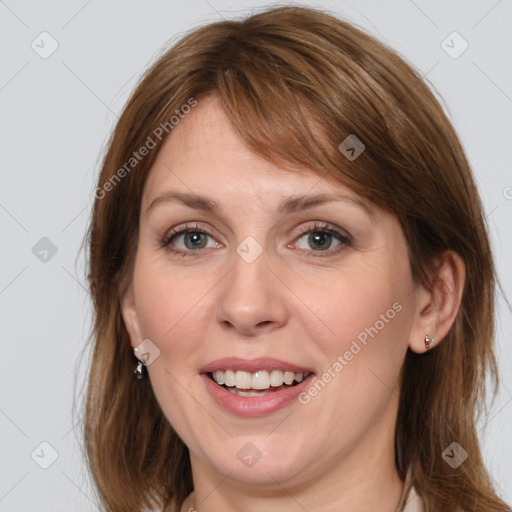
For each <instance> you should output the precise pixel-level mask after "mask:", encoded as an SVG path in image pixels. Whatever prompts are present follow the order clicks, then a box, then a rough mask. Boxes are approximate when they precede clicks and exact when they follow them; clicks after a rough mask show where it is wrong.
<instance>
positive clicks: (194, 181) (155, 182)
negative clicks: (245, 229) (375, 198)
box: [143, 97, 357, 208]
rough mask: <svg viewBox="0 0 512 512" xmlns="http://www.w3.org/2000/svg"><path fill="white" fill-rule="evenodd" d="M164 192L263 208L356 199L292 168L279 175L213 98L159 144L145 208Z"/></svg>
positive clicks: (319, 176) (323, 177)
mask: <svg viewBox="0 0 512 512" xmlns="http://www.w3.org/2000/svg"><path fill="white" fill-rule="evenodd" d="M167 189H172V190H180V191H183V192H187V193H195V194H202V195H210V196H211V195H215V196H217V197H218V198H219V199H221V200H223V201H226V200H228V199H229V198H239V199H241V198H243V200H244V201H252V200H256V199H258V200H265V201H266V202H269V201H272V200H274V198H275V199H276V200H277V199H278V198H282V197H285V196H289V195H293V194H299V193H301V194H304V193H306V192H309V191H311V192H312V193H313V192H314V193H316V194H319V193H330V194H332V193H341V192H343V193H344V195H346V196H347V197H353V198H356V197H357V196H356V194H355V193H353V192H352V191H351V190H350V189H349V188H348V187H347V186H345V185H343V184H341V183H340V182H339V181H337V180H335V179H334V178H333V177H332V176H328V175H327V174H324V173H320V172H319V171H315V170H310V169H305V168H299V167H297V166H293V167H292V166H290V167H287V168H286V169H285V168H283V167H278V166H276V165H275V164H273V163H271V162H269V161H267V160H265V159H263V158H261V157H260V156H258V155H256V154H254V153H253V152H252V151H251V150H249V148H247V147H246V146H245V144H244V142H243V140H242V139H241V137H240V136H239V135H238V134H237V133H236V131H235V130H234V129H233V127H232V125H231V123H230V122H229V119H228V118H227V116H226V114H225V112H224V110H223V108H222V106H221V105H220V102H219V101H218V99H217V98H216V97H210V98H206V99H204V100H201V101H200V102H199V104H198V106H197V107H196V108H195V109H194V110H193V111H192V112H191V113H190V114H188V115H187V116H185V117H184V118H183V119H182V120H181V121H180V123H179V124H178V125H177V126H175V127H174V129H173V131H172V132H171V133H170V135H169V136H168V137H167V139H166V140H165V141H164V143H163V144H162V146H161V148H160V150H159V153H158V155H157V158H156V160H155V162H154V164H153V166H152V168H151V170H150V173H149V176H148V179H147V181H146V185H145V189H144V198H143V204H145V207H146V208H147V206H148V205H149V203H150V202H151V201H152V200H153V198H154V197H155V196H156V195H158V194H160V193H161V192H162V191H164V190H167Z"/></svg>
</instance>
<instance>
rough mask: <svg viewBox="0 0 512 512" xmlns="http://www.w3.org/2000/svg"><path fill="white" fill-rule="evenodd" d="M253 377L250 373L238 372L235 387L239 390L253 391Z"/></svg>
mask: <svg viewBox="0 0 512 512" xmlns="http://www.w3.org/2000/svg"><path fill="white" fill-rule="evenodd" d="M251 386H252V376H251V374H250V373H249V372H241V371H237V372H236V375H235V387H236V388H237V389H251Z"/></svg>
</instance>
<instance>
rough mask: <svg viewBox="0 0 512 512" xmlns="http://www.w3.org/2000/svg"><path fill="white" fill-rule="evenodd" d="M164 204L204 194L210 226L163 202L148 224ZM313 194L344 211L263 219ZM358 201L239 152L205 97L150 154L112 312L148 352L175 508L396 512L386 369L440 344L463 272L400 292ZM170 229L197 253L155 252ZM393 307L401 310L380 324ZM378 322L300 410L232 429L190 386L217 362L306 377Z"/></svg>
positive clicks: (409, 284) (394, 233)
mask: <svg viewBox="0 0 512 512" xmlns="http://www.w3.org/2000/svg"><path fill="white" fill-rule="evenodd" d="M171 190H173V191H180V192H187V193H196V194H201V195H206V196H209V197H211V198H213V199H214V200H216V201H218V202H219V203H220V206H221V212H220V213H219V214H214V213H212V212H204V211H200V210H198V209H192V208H189V207H188V206H185V205H183V204H181V203H178V202H160V203H159V204H158V205H156V204H155V205H154V206H153V207H152V208H151V209H150V211H149V212H148V211H147V210H148V207H149V206H150V204H151V203H152V202H153V200H154V199H155V198H156V197H157V196H159V195H160V194H162V193H164V192H166V191H171ZM319 193H328V194H332V193H338V194H343V195H345V196H346V197H347V198H349V200H339V201H335V202H330V203H326V204H322V205H318V206H315V207H313V208H310V209H301V210H299V211H297V212H291V213H288V214H286V215H282V214H280V213H279V211H278V207H279V205H280V203H281V201H282V200H284V199H287V198H289V197H290V196H292V195H295V194H319ZM357 199H358V198H357V196H356V195H355V194H354V193H353V192H352V191H351V190H349V189H348V188H347V187H345V186H344V185H342V184H340V183H338V182H336V181H334V180H332V179H329V180H328V179H326V178H325V177H321V176H320V175H319V174H317V173H314V172H312V171H310V170H307V169H302V170H293V171H291V170H285V169H282V168H279V167H276V166H275V165H273V164H271V163H269V162H267V161H265V160H262V159H261V158H260V157H258V156H256V155H254V154H253V153H251V152H250V151H249V150H248V149H247V148H246V147H245V146H244V144H243V143H242V141H241V139H240V138H239V137H238V136H237V135H236V133H235V132H234V131H233V129H232V127H231V125H230V124H229V121H228V120H227V118H226V117H225V115H224V112H223V110H222V108H221V107H220V105H219V104H218V102H217V100H216V99H215V97H213V98H209V99H205V100H202V101H201V102H200V103H199V105H198V106H197V107H196V109H194V111H193V112H192V113H191V114H190V115H188V116H187V117H186V118H185V119H184V120H182V121H181V122H180V124H179V125H178V126H176V127H175V128H174V130H173V131H172V133H171V136H170V137H169V138H168V139H167V140H166V141H165V143H164V145H163V147H162V148H161V150H160V152H159V154H158V156H157V159H156V161H155V163H154V166H153V168H152V169H151V171H150V174H149V176H148V180H147V182H146V185H145V189H144V194H143V200H142V209H141V217H140V232H139V239H138V249H137V255H136V260H135V266H134V271H133V279H132V283H131V285H130V287H129V290H128V292H127V293H126V295H125V297H124V299H123V303H122V312H123V318H124V321H125V324H126V326H127V329H128V332H129V335H130V339H131V343H132V346H133V347H136V346H138V345H139V344H140V342H141V341H142V340H143V339H146V338H148V339H150V340H151V341H152V343H154V345H156V346H157V347H158V349H159V350H160V355H159V357H158V358H157V359H155V361H154V363H152V364H151V365H149V366H148V372H149V377H150V379H151V383H152V386H153V389H154V392H155V395H156V397H157V400H158V402H159V404H160V405H161V407H162V410H163V412H164V414H165V415H166V417H167V418H168V420H169V422H170V423H171V424H172V425H173V427H174V428H175V430H176V431H177V432H178V434H179V435H180V437H181V438H182V439H183V441H184V442H185V444H186V445H187V446H188V447H189V449H190V456H191V463H192V470H193V479H194V488H195V491H194V495H193V496H191V497H190V499H189V500H187V502H186V503H185V504H184V505H183V507H182V510H188V509H189V507H196V508H197V510H198V511H199V512H209V511H214V510H216V511H218V510H226V511H235V510H236V511H238V510H240V511H241V510H244V511H256V510H257V511H258V512H261V511H267V510H268V511H270V510H281V511H283V512H287V511H299V510H303V509H306V510H308V511H309V512H315V511H320V510H322V511H335V510H336V511H339V510H354V511H355V510H361V511H363V510H381V511H390V512H391V511H394V510H395V508H396V506H397V504H398V501H399V499H400V495H401V492H402V488H403V484H402V482H401V481H400V479H399V477H398V474H397V472H396V469H395V467H394V447H393V435H394V428H395V420H396V414H397V406H398V397H399V372H400V368H401V366H402V363H403V360H404V357H405V354H406V352H407V350H408V349H409V348H410V349H412V350H414V351H415V352H423V351H425V345H424V338H425V334H429V336H430V337H434V338H435V340H436V341H435V344H437V343H439V342H440V341H441V340H442V338H443V337H444V336H445V335H446V334H447V332H448V330H449V328H450V326H451V325H452V323H453V320H454V317H455V314H456V312H457V308H458V306H459V303H460V297H461V293H462V286H463V281H464V268H463V264H462V263H461V261H460V260H459V259H458V258H457V257H456V256H455V255H454V254H451V253H446V254H445V255H444V256H443V257H442V258H440V259H439V261H438V262H437V263H438V264H437V269H438V275H439V278H438V279H437V280H436V281H435V286H434V288H433V290H431V291H428V290H426V289H425V288H424V287H423V286H420V285H418V284H416V283H414V282H413V279H412V277H411V273H410V268H409V262H408V255H407V244H406V241H405V238H404V235H403V232H402V230H401V227H400V224H399V222H398V220H397V219H396V218H395V217H394V216H393V215H391V214H390V213H386V212H384V211H382V210H380V209H378V208H376V207H375V206H372V205H370V204H368V203H366V202H364V201H363V203H364V204H365V205H366V207H363V206H361V205H359V204H357V203H356V202H355V201H357ZM312 221H323V222H326V223H329V224H330V227H332V228H333V229H336V230H338V231H340V233H341V235H342V236H343V237H346V236H347V234H349V237H350V239H351V241H350V243H349V244H346V243H344V242H340V241H338V240H337V238H336V237H335V236H333V238H332V241H331V242H330V245H329V242H328V241H327V242H326V243H324V246H322V243H321V242H316V244H317V245H315V241H314V240H311V239H309V241H308V236H309V233H311V232H312V231H313V232H315V231H321V232H323V231H322V229H321V228H320V229H316V228H314V226H313V222H312ZM185 223H191V224H192V225H193V226H195V224H196V223H199V224H200V228H201V229H204V230H205V231H207V232H208V236H206V235H202V237H203V238H202V239H200V241H199V244H198V245H200V246H201V247H204V248H201V249H193V248H192V247H193V243H192V240H191V238H193V237H194V235H193V234H189V235H188V237H186V236H183V235H182V236H180V235H177V236H176V237H175V238H174V239H173V240H172V242H171V244H170V245H169V246H167V247H162V240H163V239H164V238H165V235H166V234H167V233H168V232H169V231H170V230H171V229H172V228H174V227H177V228H179V229H180V230H181V229H186V226H184V224H185ZM248 236H250V237H253V239H254V240H256V241H257V242H258V244H259V245H260V246H261V248H262V253H261V254H260V255H259V256H258V257H257V258H256V259H255V260H254V261H253V262H252V263H248V262H247V261H245V260H244V259H243V258H242V257H240V255H239V254H238V253H237V251H236V248H237V246H238V245H239V244H240V243H241V242H242V241H243V240H244V239H245V238H246V237H248ZM196 237H197V235H196ZM197 243H198V242H197V241H196V244H197ZM319 246H320V248H318V247H319ZM322 247H326V248H324V249H322ZM171 248H173V249H176V250H181V251H182V252H186V251H188V253H189V254H190V253H193V255H188V256H182V255H181V254H173V253H172V252H171V251H170V249H171ZM393 304H395V308H397V307H398V306H396V305H397V304H398V305H399V306H400V311H399V312H396V314H395V315H394V317H393V318H392V319H389V316H390V315H388V316H386V312H387V311H388V310H390V308H391V309H392V308H393ZM381 315H384V316H385V317H386V319H387V320H388V321H387V322H384V327H383V328H380V329H378V334H376V335H374V336H373V337H370V336H368V342H367V344H366V345H362V344H361V343H359V345H360V346H361V350H360V351H359V352H358V353H357V354H356V355H354V356H353V358H352V359H351V360H350V361H347V364H346V365H345V364H344V365H343V368H342V370H340V371H337V372H336V371H335V372H334V374H335V376H334V377H333V378H332V379H331V380H330V382H329V383H328V384H327V385H326V386H325V387H324V388H323V389H322V391H321V392H319V393H318V394H317V395H316V396H314V397H312V398H311V400H310V401H309V402H308V403H307V404H301V403H299V402H297V401H295V402H294V403H292V404H290V405H288V406H286V407H285V408H284V409H282V410H279V411H277V412H275V413H273V414H271V415H268V416H264V417H260V418H241V417H238V416H235V415H233V414H231V413H228V412H226V411H224V410H223V409H221V408H220V407H219V406H218V405H217V404H216V402H214V401H213V399H212V398H211V397H210V395H209V394H208V393H207V391H206V389H205V385H204V382H203V379H202V378H201V377H200V375H199V370H200V368H201V367H202V366H204V365H205V364H207V363H209V362H211V361H213V360H215V359H218V358H222V357H227V356H238V357H241V358H248V359H252V358H256V357H265V356H268V357H275V358H277V359H282V360H284V361H288V362H290V363H294V364H297V365H300V366H307V367H311V368H313V369H314V372H315V375H316V376H317V378H319V377H321V376H322V375H323V374H324V372H325V371H326V370H327V369H328V368H331V369H332V367H333V365H334V363H335V362H336V361H339V360H338V357H339V356H343V355H344V354H345V352H346V351H347V350H349V349H350V347H351V346H352V345H351V344H352V342H353V341H354V340H357V336H358V335H359V334H360V333H361V332H363V331H364V330H365V329H366V328H369V327H371V326H375V325H377V326H378V327H380V325H381V323H382V322H383V321H382V316H381ZM378 320H381V323H378V324H376V322H377V321H378ZM345 360H346V359H345ZM338 368H339V367H338ZM248 442H250V443H252V444H253V445H254V446H255V447H256V448H257V450H258V451H259V452H260V453H261V458H260V460H259V461H258V462H257V463H256V464H255V465H253V466H252V467H246V466H245V465H244V464H243V463H242V462H241V460H240V459H239V458H238V457H237V452H238V451H239V450H240V449H241V448H242V447H243V446H244V445H245V444H246V443H248Z"/></svg>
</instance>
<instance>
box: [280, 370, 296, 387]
mask: <svg viewBox="0 0 512 512" xmlns="http://www.w3.org/2000/svg"><path fill="white" fill-rule="evenodd" d="M293 379H295V374H294V373H293V372H284V377H283V380H284V383H285V384H288V385H290V384H293Z"/></svg>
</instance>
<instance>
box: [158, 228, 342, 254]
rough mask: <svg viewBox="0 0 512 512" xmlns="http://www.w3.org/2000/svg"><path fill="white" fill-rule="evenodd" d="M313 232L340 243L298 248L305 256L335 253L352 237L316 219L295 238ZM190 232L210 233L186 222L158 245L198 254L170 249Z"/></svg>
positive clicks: (167, 234) (196, 251) (197, 251)
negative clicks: (323, 247)
mask: <svg viewBox="0 0 512 512" xmlns="http://www.w3.org/2000/svg"><path fill="white" fill-rule="evenodd" d="M182 228H184V229H182ZM314 232H316V233H328V234H330V235H333V236H334V237H336V238H337V239H338V241H339V242H340V245H339V246H338V247H336V248H335V249H328V250H326V251H314V250H311V251H308V250H307V249H298V250H300V251H305V252H309V253H310V254H308V255H307V257H310V256H313V257H326V256H332V255H334V254H337V253H338V252H340V251H341V250H343V249H344V247H348V246H350V245H351V243H352V237H351V236H350V235H349V234H348V233H344V232H341V231H338V230H337V229H335V228H334V227H332V225H331V224H329V223H327V222H318V221H316V222H314V223H313V224H312V225H309V226H307V228H305V229H304V230H302V231H301V232H300V233H299V234H298V235H297V237H296V240H299V239H300V238H302V237H303V236H304V235H306V234H308V233H314ZM190 233H201V234H203V235H207V236H210V234H209V233H208V232H207V231H206V230H205V229H203V228H202V226H201V225H200V224H197V223H196V224H188V223H187V224H185V225H184V226H178V227H177V228H174V229H172V230H171V231H170V232H168V233H166V234H165V236H164V237H163V239H162V241H161V243H160V246H161V247H162V248H167V250H168V251H170V252H171V253H173V254H177V255H181V256H183V257H185V256H198V254H197V253H199V252H201V249H196V250H193V249H189V250H177V249H172V248H171V247H170V243H171V242H172V240H173V239H174V238H175V237H177V236H179V235H184V234H190ZM315 253H320V254H315ZM321 253H323V254H321Z"/></svg>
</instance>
